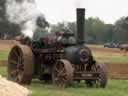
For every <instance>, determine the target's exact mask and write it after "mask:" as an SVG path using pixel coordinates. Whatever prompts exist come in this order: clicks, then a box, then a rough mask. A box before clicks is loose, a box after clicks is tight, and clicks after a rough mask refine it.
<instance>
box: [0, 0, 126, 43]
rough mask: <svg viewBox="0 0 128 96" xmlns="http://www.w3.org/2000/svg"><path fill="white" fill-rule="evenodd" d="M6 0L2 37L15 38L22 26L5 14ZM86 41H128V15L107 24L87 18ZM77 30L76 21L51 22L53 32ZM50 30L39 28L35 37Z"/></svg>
mask: <svg viewBox="0 0 128 96" xmlns="http://www.w3.org/2000/svg"><path fill="white" fill-rule="evenodd" d="M5 2H6V0H0V39H14V38H15V37H16V36H18V35H21V32H20V26H19V25H17V24H13V23H10V22H9V21H8V20H7V16H6V14H5V10H6V8H5ZM85 22H86V23H85V30H86V42H87V43H95V44H102V43H105V42H127V41H128V17H122V18H120V19H119V20H117V21H116V22H115V24H106V23H105V22H103V21H102V20H100V19H99V18H92V17H90V18H88V19H86V20H85ZM67 30H68V31H70V32H76V30H77V28H76V22H75V21H74V22H60V23H57V24H51V32H58V31H67ZM47 31H48V30H46V29H44V28H38V29H37V30H36V32H35V34H34V38H35V39H38V38H39V36H41V35H43V34H44V33H46V32H47Z"/></svg>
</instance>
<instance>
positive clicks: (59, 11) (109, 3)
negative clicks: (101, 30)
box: [36, 0, 128, 23]
mask: <svg viewBox="0 0 128 96" xmlns="http://www.w3.org/2000/svg"><path fill="white" fill-rule="evenodd" d="M36 3H37V7H38V9H39V10H40V11H41V12H42V13H43V14H44V15H45V17H46V19H47V21H49V22H50V23H57V22H60V21H74V20H75V19H76V17H75V16H76V15H75V8H76V7H84V8H86V17H87V18H88V17H99V18H100V19H101V20H103V21H104V22H105V23H114V22H115V21H116V20H117V19H119V18H120V17H122V16H128V0H36Z"/></svg>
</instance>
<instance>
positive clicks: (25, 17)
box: [6, 0, 48, 38]
mask: <svg viewBox="0 0 128 96" xmlns="http://www.w3.org/2000/svg"><path fill="white" fill-rule="evenodd" d="M6 15H7V17H8V20H9V21H10V22H11V23H15V24H18V25H19V26H20V27H21V32H22V33H23V34H24V35H25V36H29V37H30V38H32V37H33V33H34V31H35V29H36V28H37V27H44V28H45V27H46V26H47V25H48V23H47V22H46V20H45V18H44V15H43V14H42V13H41V12H40V11H39V10H38V9H37V7H36V3H35V0H7V1H6Z"/></svg>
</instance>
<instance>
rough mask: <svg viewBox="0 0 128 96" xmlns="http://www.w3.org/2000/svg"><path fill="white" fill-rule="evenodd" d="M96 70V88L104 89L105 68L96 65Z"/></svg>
mask: <svg viewBox="0 0 128 96" xmlns="http://www.w3.org/2000/svg"><path fill="white" fill-rule="evenodd" d="M96 70H97V72H99V79H98V80H96V85H97V87H101V88H105V87H106V85H107V79H108V77H107V68H106V66H105V64H97V65H96Z"/></svg>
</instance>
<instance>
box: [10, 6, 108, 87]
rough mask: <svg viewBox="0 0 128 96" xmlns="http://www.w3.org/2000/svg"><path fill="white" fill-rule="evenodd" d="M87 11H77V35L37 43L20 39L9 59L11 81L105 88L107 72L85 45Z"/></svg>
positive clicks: (49, 37) (55, 36)
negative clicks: (83, 82) (75, 83)
mask: <svg viewBox="0 0 128 96" xmlns="http://www.w3.org/2000/svg"><path fill="white" fill-rule="evenodd" d="M85 35H86V32H85V9H84V8H78V9H77V32H76V33H75V34H74V33H70V32H65V33H62V32H56V33H47V34H45V35H44V36H42V38H40V39H39V40H37V41H34V40H31V39H30V38H28V37H24V38H21V39H20V43H19V44H17V45H15V46H14V47H13V48H12V49H11V51H10V54H9V58H8V79H9V80H12V81H15V82H18V83H30V82H31V80H32V79H33V78H38V79H40V80H45V81H52V82H53V84H55V85H59V86H67V85H69V84H71V83H72V82H73V81H77V82H80V81H81V80H84V81H85V84H86V85H87V86H88V87H93V86H97V87H103V88H104V87H105V86H106V84H107V70H106V67H105V65H104V64H99V63H97V61H95V60H94V58H93V56H92V53H91V50H90V49H89V48H88V47H87V46H86V44H85Z"/></svg>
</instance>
